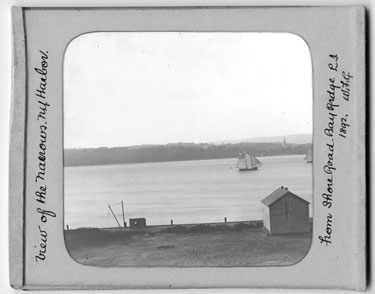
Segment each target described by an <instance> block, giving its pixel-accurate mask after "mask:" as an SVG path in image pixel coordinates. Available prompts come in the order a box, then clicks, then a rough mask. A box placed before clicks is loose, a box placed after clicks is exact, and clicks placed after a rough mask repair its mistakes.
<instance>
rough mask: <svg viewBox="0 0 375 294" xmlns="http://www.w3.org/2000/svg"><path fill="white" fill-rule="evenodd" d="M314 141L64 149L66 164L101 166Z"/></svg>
mask: <svg viewBox="0 0 375 294" xmlns="http://www.w3.org/2000/svg"><path fill="white" fill-rule="evenodd" d="M311 148H312V144H287V145H283V144H282V143H238V144H222V145H213V144H194V143H186V144H182V145H179V144H169V145H161V146H159V145H157V146H143V147H137V148H134V147H113V148H105V147H101V148H83V149H64V166H66V167H70V166H99V165H116V164H137V163H156V162H177V161H195V160H210V159H225V158H236V157H237V156H238V154H239V153H240V152H243V151H245V152H247V153H252V154H253V155H254V156H256V157H266V156H284V155H305V154H306V153H307V152H308V150H309V149H311Z"/></svg>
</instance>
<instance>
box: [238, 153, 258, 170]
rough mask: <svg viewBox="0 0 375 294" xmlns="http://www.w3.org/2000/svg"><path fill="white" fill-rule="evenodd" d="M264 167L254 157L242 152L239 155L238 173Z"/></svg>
mask: <svg viewBox="0 0 375 294" xmlns="http://www.w3.org/2000/svg"><path fill="white" fill-rule="evenodd" d="M261 165H263V164H262V163H261V162H260V161H259V160H258V159H257V158H256V157H255V156H254V155H252V154H247V153H246V152H242V153H240V154H239V155H238V161H237V166H236V167H237V168H238V171H248V170H256V169H258V167H260V166H261Z"/></svg>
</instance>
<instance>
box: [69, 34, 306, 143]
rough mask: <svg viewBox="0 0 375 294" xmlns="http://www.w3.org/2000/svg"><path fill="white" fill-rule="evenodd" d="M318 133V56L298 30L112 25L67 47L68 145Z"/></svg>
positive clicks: (173, 141) (213, 139)
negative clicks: (117, 28)
mask: <svg viewBox="0 0 375 294" xmlns="http://www.w3.org/2000/svg"><path fill="white" fill-rule="evenodd" d="M311 133H312V65H311V56H310V52H309V49H308V46H307V44H306V43H305V42H304V41H303V40H302V39H301V38H300V37H299V36H297V35H293V34H288V33H222V32H219V33H178V32H163V33H161V32H157V33H155V32H151V33H148V32H129V33H128V32H120V33H119V32H109V33H108V32H106V33H89V34H84V35H81V36H79V37H77V38H76V39H74V40H72V42H71V43H70V44H69V46H68V47H67V50H66V53H65V58H64V147H65V148H88V147H120V146H133V145H143V144H167V143H177V142H194V143H205V142H214V141H221V140H237V139H242V138H243V139H246V138H252V137H272V136H284V135H290V134H311Z"/></svg>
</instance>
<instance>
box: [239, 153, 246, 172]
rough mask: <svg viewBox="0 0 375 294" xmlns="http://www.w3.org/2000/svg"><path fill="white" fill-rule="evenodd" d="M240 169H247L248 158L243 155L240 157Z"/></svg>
mask: <svg viewBox="0 0 375 294" xmlns="http://www.w3.org/2000/svg"><path fill="white" fill-rule="evenodd" d="M236 167H237V168H238V169H240V170H241V169H247V163H246V158H245V156H244V155H243V154H240V155H239V156H238V161H237V166H236Z"/></svg>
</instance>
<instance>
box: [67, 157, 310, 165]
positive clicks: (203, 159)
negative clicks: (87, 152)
mask: <svg viewBox="0 0 375 294" xmlns="http://www.w3.org/2000/svg"><path fill="white" fill-rule="evenodd" d="M303 155H305V154H283V155H267V156H257V158H262V157H276V156H277V157H281V156H303ZM218 159H237V157H225V158H207V159H205V158H202V159H185V160H171V161H151V162H134V163H109V164H97V165H95V164H91V165H73V166H64V167H84V166H107V165H133V164H146V163H168V162H187V161H205V160H218Z"/></svg>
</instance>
